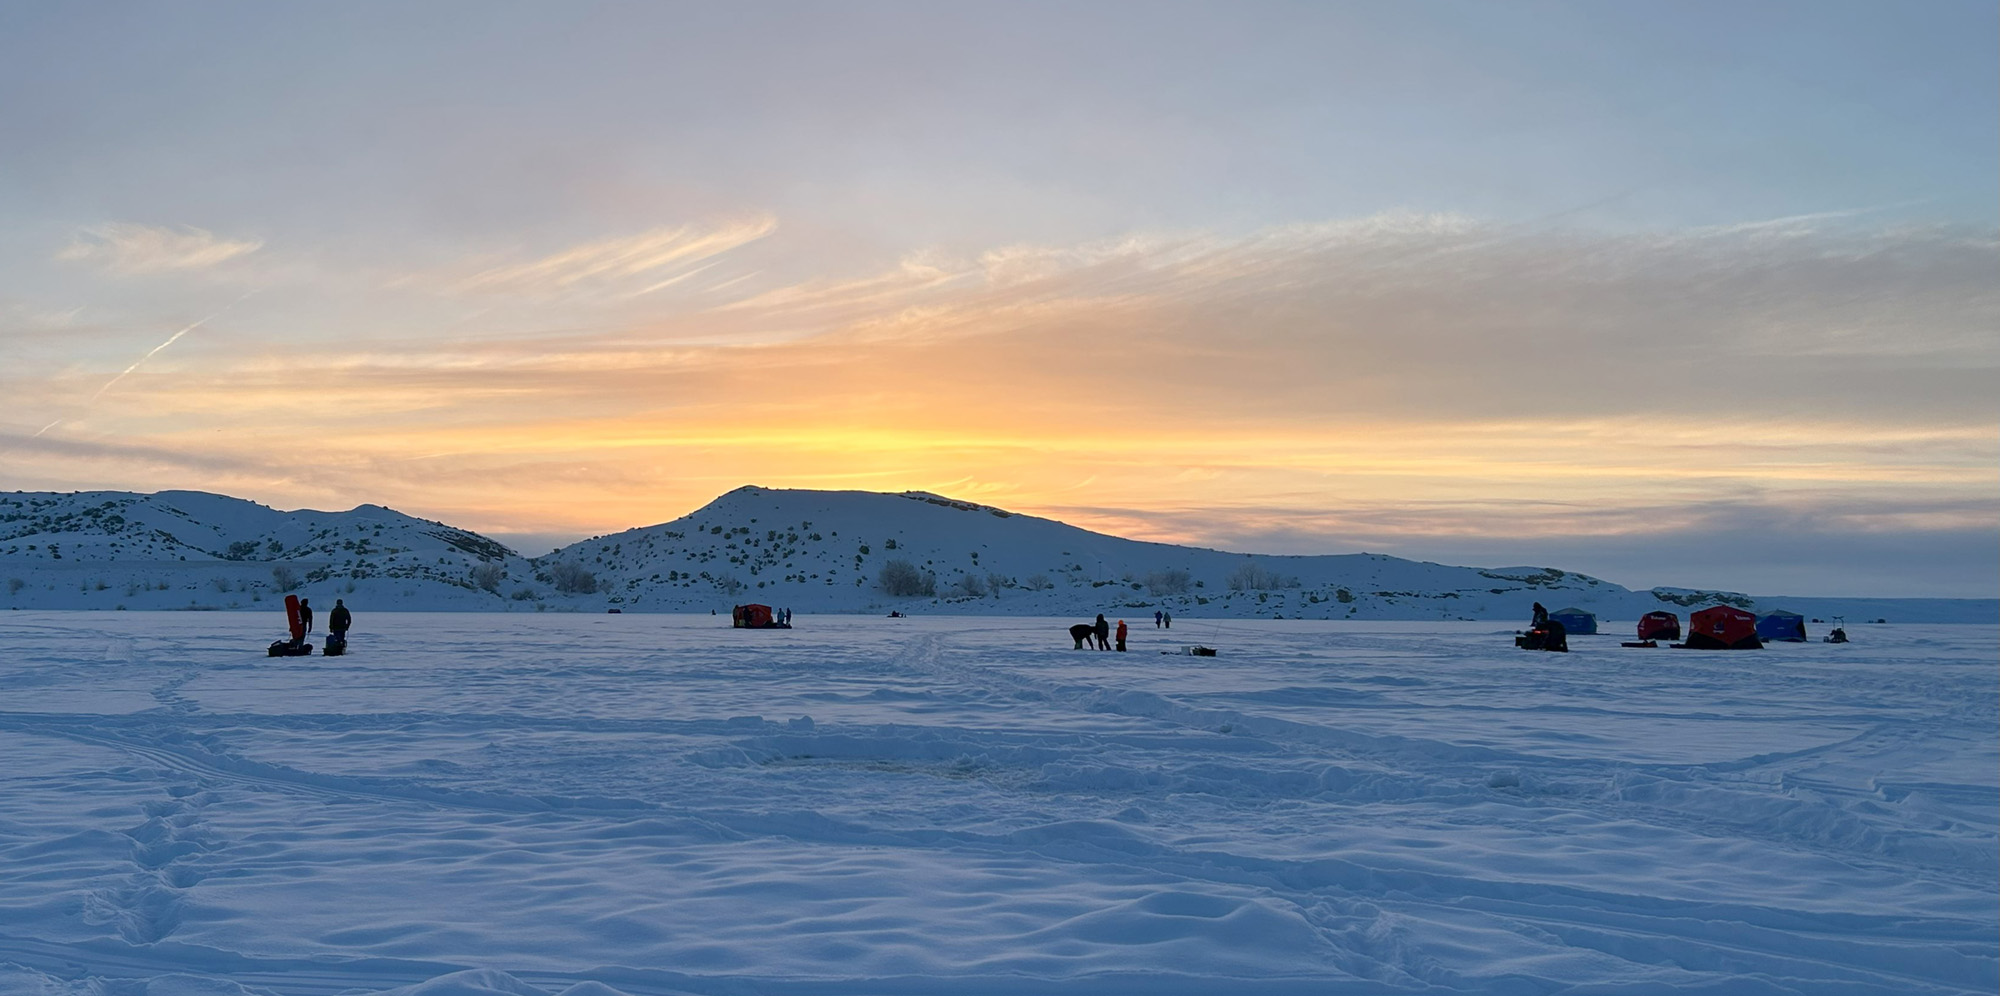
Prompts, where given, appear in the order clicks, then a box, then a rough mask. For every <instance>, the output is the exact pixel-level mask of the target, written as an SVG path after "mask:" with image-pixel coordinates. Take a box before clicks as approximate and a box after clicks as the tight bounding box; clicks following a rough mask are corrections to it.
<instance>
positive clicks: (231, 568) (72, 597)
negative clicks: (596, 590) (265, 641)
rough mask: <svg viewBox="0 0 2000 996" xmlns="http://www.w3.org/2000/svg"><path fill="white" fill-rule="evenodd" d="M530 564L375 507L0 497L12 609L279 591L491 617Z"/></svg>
mask: <svg viewBox="0 0 2000 996" xmlns="http://www.w3.org/2000/svg"><path fill="white" fill-rule="evenodd" d="M533 573H534V568H533V566H532V565H531V564H530V563H529V562H528V561H527V560H525V559H523V558H522V557H521V556H519V555H518V554H516V553H514V552H513V551H511V550H509V549H507V548H506V547H505V546H502V545H501V544H499V543H496V542H494V541H493V540H490V539H488V538H486V537H484V536H481V535H479V534H477V533H472V532H467V531H465V530H463V529H456V528H453V527H451V526H447V525H445V524H444V523H441V522H431V521H428V520H425V519H418V518H413V517H411V516H408V515H404V514H403V513H401V512H397V511H394V510H392V509H387V508H383V507H381V506H379V505H362V506H360V507H358V508H355V509H354V510H352V511H348V512H316V511H310V510H302V511H296V512H281V511H278V510H276V509H273V508H269V507H266V506H264V505H259V504H256V503H255V502H249V501H244V500H242V499H240V498H229V497H225V496H223V495H214V494H208V493H205V492H201V491H162V492H160V493H158V494H151V495H140V494H132V493H129V492H123V491H83V492H76V493H73V494H48V493H31V492H16V493H13V494H0V577H4V580H3V581H0V585H4V598H5V601H4V602H0V604H4V605H8V606H11V607H16V608H36V607H40V608H89V609H117V608H129V609H135V610H137V609H188V608H196V609H249V608H260V607H263V605H262V604H260V603H266V602H269V601H271V600H272V599H273V598H275V597H281V596H282V594H283V593H285V592H288V591H298V592H299V593H301V594H302V595H307V596H309V597H310V596H320V597H322V598H323V604H325V605H327V606H331V605H332V604H333V599H334V598H336V597H340V598H346V597H349V596H353V597H354V598H356V599H357V601H358V603H365V604H370V605H374V606H378V607H381V606H388V605H397V606H398V607H404V606H405V605H407V607H409V608H425V609H473V608H492V607H495V606H494V603H496V602H499V601H500V600H501V599H500V596H499V595H496V594H495V593H494V592H491V591H487V590H484V589H482V588H481V582H482V581H486V582H489V583H490V584H492V586H493V587H494V588H495V589H496V590H499V589H500V584H501V582H504V581H505V580H506V579H507V578H508V577H514V578H531V577H532V575H533Z"/></svg>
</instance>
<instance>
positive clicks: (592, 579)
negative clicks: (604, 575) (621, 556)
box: [549, 560, 597, 595]
mask: <svg viewBox="0 0 2000 996" xmlns="http://www.w3.org/2000/svg"><path fill="white" fill-rule="evenodd" d="M549 576H550V577H552V578H554V579H555V586H556V590H557V591H560V592H562V593H563V594H565V595H588V594H591V593H592V592H595V591H596V590H597V575H595V574H592V573H590V572H589V571H587V570H584V569H583V565H582V564H579V563H577V562H576V561H574V560H565V561H563V562H561V563H559V564H557V565H555V566H554V567H551V568H549Z"/></svg>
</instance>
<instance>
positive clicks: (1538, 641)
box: [1514, 619, 1569, 654]
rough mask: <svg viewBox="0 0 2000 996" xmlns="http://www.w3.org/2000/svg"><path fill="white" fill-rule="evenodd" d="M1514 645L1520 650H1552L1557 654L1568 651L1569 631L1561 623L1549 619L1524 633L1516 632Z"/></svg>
mask: <svg viewBox="0 0 2000 996" xmlns="http://www.w3.org/2000/svg"><path fill="white" fill-rule="evenodd" d="M1514 645H1515V646H1517V647H1520V648H1521V649H1522V650H1553V651H1555V652H1556V653H1559V654H1566V653H1569V631H1568V630H1566V629H1564V628H1563V624H1562V623H1559V622H1556V621H1555V620H1553V619H1551V620H1549V621H1548V622H1545V623H1543V624H1541V625H1539V626H1536V627H1535V628H1533V629H1531V630H1529V631H1527V632H1526V633H1520V634H1516V635H1515V637H1514Z"/></svg>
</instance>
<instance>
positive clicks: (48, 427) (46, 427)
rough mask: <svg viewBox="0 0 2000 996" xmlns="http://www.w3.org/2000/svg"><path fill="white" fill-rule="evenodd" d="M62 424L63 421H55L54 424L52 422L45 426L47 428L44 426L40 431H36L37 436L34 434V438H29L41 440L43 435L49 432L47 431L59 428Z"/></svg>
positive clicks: (30, 437)
mask: <svg viewBox="0 0 2000 996" xmlns="http://www.w3.org/2000/svg"><path fill="white" fill-rule="evenodd" d="M61 424H62V419H56V420H55V421H53V422H50V423H49V424H47V425H45V426H42V427H41V428H40V429H38V430H36V431H35V434H34V435H32V436H29V437H28V438H29V439H40V438H42V433H44V432H47V431H49V430H50V429H53V428H55V427H56V426H59V425H61Z"/></svg>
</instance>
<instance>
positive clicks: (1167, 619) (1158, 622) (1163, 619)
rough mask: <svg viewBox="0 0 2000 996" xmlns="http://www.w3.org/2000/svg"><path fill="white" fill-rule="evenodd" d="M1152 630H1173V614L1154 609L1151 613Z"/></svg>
mask: <svg viewBox="0 0 2000 996" xmlns="http://www.w3.org/2000/svg"><path fill="white" fill-rule="evenodd" d="M1153 628H1154V629H1161V628H1165V629H1173V628H1174V614H1173V613H1171V612H1168V611H1166V610H1165V609H1155V610H1154V611H1153Z"/></svg>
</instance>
